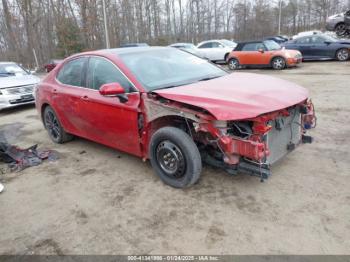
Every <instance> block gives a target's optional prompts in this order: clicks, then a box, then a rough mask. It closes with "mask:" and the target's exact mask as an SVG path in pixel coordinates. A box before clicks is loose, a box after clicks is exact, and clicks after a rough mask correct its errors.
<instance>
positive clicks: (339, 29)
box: [335, 23, 347, 36]
mask: <svg viewBox="0 0 350 262" xmlns="http://www.w3.org/2000/svg"><path fill="white" fill-rule="evenodd" d="M346 30H347V28H346V25H345V24H344V23H340V24H338V25H337V26H336V27H335V33H336V34H337V36H344V35H346Z"/></svg>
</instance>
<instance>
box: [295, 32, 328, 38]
mask: <svg viewBox="0 0 350 262" xmlns="http://www.w3.org/2000/svg"><path fill="white" fill-rule="evenodd" d="M319 34H323V33H322V31H319V30H313V31H305V32H300V33H298V34H297V35H294V36H293V37H292V39H296V38H299V37H303V36H312V35H319Z"/></svg>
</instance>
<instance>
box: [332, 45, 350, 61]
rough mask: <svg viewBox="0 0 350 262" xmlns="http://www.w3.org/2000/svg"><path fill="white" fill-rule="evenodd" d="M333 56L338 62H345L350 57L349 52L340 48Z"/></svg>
mask: <svg viewBox="0 0 350 262" xmlns="http://www.w3.org/2000/svg"><path fill="white" fill-rule="evenodd" d="M335 56H336V58H337V60H338V61H347V60H348V59H349V57H350V51H349V50H348V49H346V48H342V49H340V50H338V51H337V53H336V55H335Z"/></svg>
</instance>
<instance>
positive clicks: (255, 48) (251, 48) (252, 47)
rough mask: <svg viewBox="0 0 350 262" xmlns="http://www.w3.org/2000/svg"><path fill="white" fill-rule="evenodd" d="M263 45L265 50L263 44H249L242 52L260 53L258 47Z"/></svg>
mask: <svg viewBox="0 0 350 262" xmlns="http://www.w3.org/2000/svg"><path fill="white" fill-rule="evenodd" d="M260 45H262V48H263V49H265V48H264V45H263V44H261V43H249V44H245V45H244V46H243V48H242V51H258V49H259V48H258V46H260Z"/></svg>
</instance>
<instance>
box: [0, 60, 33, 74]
mask: <svg viewBox="0 0 350 262" xmlns="http://www.w3.org/2000/svg"><path fill="white" fill-rule="evenodd" d="M23 75H28V72H27V71H25V70H24V69H23V68H22V67H20V66H19V65H17V64H14V63H8V64H0V76H23Z"/></svg>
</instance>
